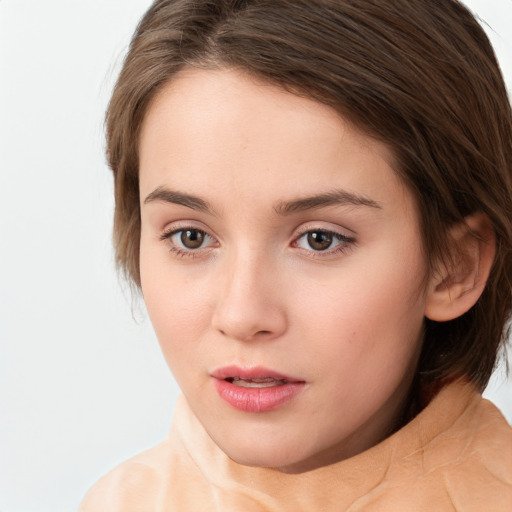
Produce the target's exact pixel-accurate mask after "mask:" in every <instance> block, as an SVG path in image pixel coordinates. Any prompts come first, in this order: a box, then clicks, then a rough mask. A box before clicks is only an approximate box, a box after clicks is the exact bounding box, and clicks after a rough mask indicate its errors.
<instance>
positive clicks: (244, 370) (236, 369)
mask: <svg viewBox="0 0 512 512" xmlns="http://www.w3.org/2000/svg"><path fill="white" fill-rule="evenodd" d="M211 376H212V377H214V378H216V379H221V380H222V379H229V378H233V377H239V378H240V379H244V380H251V379H275V380H285V381H287V382H304V380H303V379H297V378H295V377H291V376H289V375H285V374H283V373H280V372H276V371H274V370H270V369H268V368H264V367H262V366H251V367H240V366H235V365H233V366H224V367H222V368H218V369H216V370H214V371H213V372H212V373H211Z"/></svg>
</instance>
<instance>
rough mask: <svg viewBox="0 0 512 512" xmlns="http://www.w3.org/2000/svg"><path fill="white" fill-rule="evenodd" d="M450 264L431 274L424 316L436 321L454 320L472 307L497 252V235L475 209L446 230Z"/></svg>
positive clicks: (489, 223) (483, 215)
mask: <svg viewBox="0 0 512 512" xmlns="http://www.w3.org/2000/svg"><path fill="white" fill-rule="evenodd" d="M448 236H449V240H450V244H451V248H450V256H451V258H450V259H447V262H448V264H449V265H450V268H447V267H446V266H445V265H442V266H441V268H440V269H439V271H438V272H436V273H435V275H433V276H432V278H431V281H430V283H429V293H428V297H427V305H426V309H425V316H426V317H427V318H429V319H430V320H434V321H436V322H445V321H448V320H453V319H454V318H457V317H459V316H461V315H463V314H464V313H465V312H466V311H468V310H469V309H471V308H472V307H473V306H474V305H475V304H476V302H477V300H478V299H479V298H480V295H481V294H482V292H483V291H484V288H485V284H486V283H487V279H488V277H489V273H490V271H491V267H492V264H493V262H494V256H495V253H496V239H495V236H494V230H493V228H492V224H491V221H490V220H489V218H488V217H487V215H485V214H483V213H476V214H474V215H471V216H469V217H466V219H465V222H464V223H462V224H458V225H457V226H454V227H453V228H452V229H451V230H450V233H449V234H448Z"/></svg>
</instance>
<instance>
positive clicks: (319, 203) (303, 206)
mask: <svg viewBox="0 0 512 512" xmlns="http://www.w3.org/2000/svg"><path fill="white" fill-rule="evenodd" d="M339 205H342V206H344V205H350V206H366V207H369V208H376V209H379V210H381V209H382V205H380V204H379V203H378V202H377V201H374V200H373V199H371V198H369V197H366V196H362V195H357V194H353V193H351V192H348V191H346V190H333V191H332V192H327V193H325V194H319V195H315V196H310V197H304V198H300V199H295V200H293V201H280V202H279V203H278V204H277V205H276V206H274V210H275V212H276V213H277V214H278V215H290V214H292V213H298V212H303V211H306V210H313V209H315V208H324V207H326V206H339Z"/></svg>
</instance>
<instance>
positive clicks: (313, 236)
mask: <svg viewBox="0 0 512 512" xmlns="http://www.w3.org/2000/svg"><path fill="white" fill-rule="evenodd" d="M308 244H309V246H310V247H311V248H312V249H315V251H325V250H326V249H329V247H330V246H331V244H332V235H331V234H330V233H324V232H323V231H313V232H312V233H309V234H308Z"/></svg>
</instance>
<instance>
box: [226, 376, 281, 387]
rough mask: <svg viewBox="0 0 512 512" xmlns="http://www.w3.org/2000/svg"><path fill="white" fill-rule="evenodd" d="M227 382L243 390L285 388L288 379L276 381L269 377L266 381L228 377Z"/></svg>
mask: <svg viewBox="0 0 512 512" xmlns="http://www.w3.org/2000/svg"><path fill="white" fill-rule="evenodd" d="M224 380H225V381H226V382H229V383H230V384H233V386H239V387H241V388H271V387H273V386H284V385H285V384H288V381H287V380H286V379H274V378H272V377H267V378H266V379H242V378H241V377H227V378H226V379H224Z"/></svg>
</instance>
